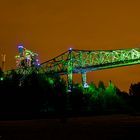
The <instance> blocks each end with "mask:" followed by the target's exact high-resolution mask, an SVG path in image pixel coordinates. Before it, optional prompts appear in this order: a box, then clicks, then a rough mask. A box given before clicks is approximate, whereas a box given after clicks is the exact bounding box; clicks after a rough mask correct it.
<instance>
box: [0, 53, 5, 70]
mask: <svg viewBox="0 0 140 140" xmlns="http://www.w3.org/2000/svg"><path fill="white" fill-rule="evenodd" d="M1 57H2V66H1V69H2V71H3V72H4V71H5V58H6V54H2V55H1Z"/></svg>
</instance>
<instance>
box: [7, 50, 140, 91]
mask: <svg viewBox="0 0 140 140" xmlns="http://www.w3.org/2000/svg"><path fill="white" fill-rule="evenodd" d="M135 64H140V48H129V49H116V50H77V49H72V48H70V49H69V50H68V51H66V52H64V53H62V54H60V55H59V56H57V57H54V58H52V59H51V60H48V61H46V62H43V63H41V64H40V66H39V67H38V68H37V71H38V72H39V73H49V74H53V75H54V74H58V75H67V81H68V82H67V83H68V89H70V90H71V88H72V81H73V74H74V73H79V74H81V75H82V84H83V86H84V87H87V86H88V85H87V80H86V73H87V72H91V71H96V70H102V69H109V68H115V67H122V66H128V65H135ZM32 70H35V67H34V66H29V67H26V68H24V67H22V68H18V69H16V72H17V73H23V74H28V73H30V72H32ZM7 73H8V72H7Z"/></svg>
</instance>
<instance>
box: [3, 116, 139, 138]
mask: <svg viewBox="0 0 140 140" xmlns="http://www.w3.org/2000/svg"><path fill="white" fill-rule="evenodd" d="M139 130H140V116H132V115H106V116H92V117H74V118H68V119H67V120H66V121H65V122H63V121H61V120H60V119H38V120H18V121H15V120H14V121H0V140H58V139H61V140H75V139H76V140H90V139H91V140H96V139H98V140H99V139H101V140H112V139H113V140H119V139H128V138H129V139H133V140H135V139H138V140H139V139H140V133H139Z"/></svg>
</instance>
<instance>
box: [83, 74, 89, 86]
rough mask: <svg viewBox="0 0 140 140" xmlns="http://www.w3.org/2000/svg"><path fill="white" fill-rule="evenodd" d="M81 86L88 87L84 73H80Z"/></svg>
mask: <svg viewBox="0 0 140 140" xmlns="http://www.w3.org/2000/svg"><path fill="white" fill-rule="evenodd" d="M82 85H83V87H84V88H87V87H88V84H87V76H86V72H83V73H82Z"/></svg>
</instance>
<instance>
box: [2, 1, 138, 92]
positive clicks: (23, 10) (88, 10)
mask: <svg viewBox="0 0 140 140" xmlns="http://www.w3.org/2000/svg"><path fill="white" fill-rule="evenodd" d="M139 6H140V1H139V0H50V1H48V0H0V54H2V53H5V54H6V69H11V68H15V59H14V56H15V55H16V54H17V53H18V50H17V45H18V44H21V43H22V44H23V45H24V46H25V47H26V48H28V49H30V50H32V51H34V52H37V53H38V54H39V56H40V61H41V62H44V61H46V60H49V59H51V58H52V57H55V56H57V55H59V54H60V53H62V52H64V51H66V50H68V48H69V47H71V46H72V47H73V48H75V49H89V50H96V49H119V48H135V47H140V7H139ZM139 75H140V66H139V65H134V66H127V67H121V68H114V69H107V70H100V71H96V72H90V73H88V75H87V79H88V82H91V81H94V82H95V83H96V84H97V83H98V81H100V80H102V81H104V82H105V84H106V85H107V84H108V81H109V80H112V81H113V83H115V85H117V86H118V87H119V88H120V89H121V90H125V91H128V88H129V86H130V84H131V83H136V82H138V81H140V78H139V77H140V76H139ZM74 79H75V81H78V82H79V81H80V76H75V78H74Z"/></svg>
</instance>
